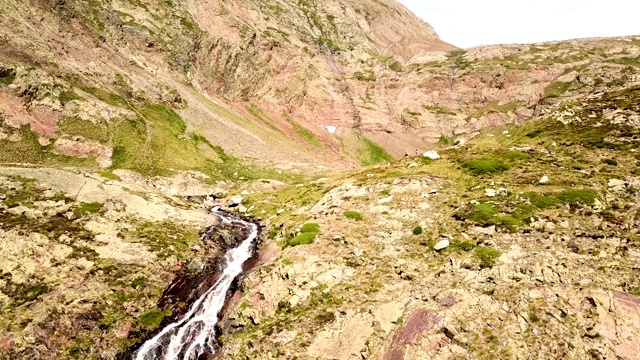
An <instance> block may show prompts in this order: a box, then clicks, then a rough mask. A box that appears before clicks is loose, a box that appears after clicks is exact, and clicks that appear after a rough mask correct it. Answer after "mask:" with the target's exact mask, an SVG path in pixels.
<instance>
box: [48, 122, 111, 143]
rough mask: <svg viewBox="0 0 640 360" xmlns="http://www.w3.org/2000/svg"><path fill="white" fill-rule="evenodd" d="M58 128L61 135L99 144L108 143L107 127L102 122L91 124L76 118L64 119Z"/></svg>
mask: <svg viewBox="0 0 640 360" xmlns="http://www.w3.org/2000/svg"><path fill="white" fill-rule="evenodd" d="M58 126H59V127H60V130H61V131H62V133H63V134H67V135H71V136H82V137H84V138H86V139H89V140H94V141H97V142H99V143H107V142H108V141H109V129H108V126H107V124H106V123H104V122H103V121H102V120H99V121H98V122H97V123H93V122H91V121H86V120H82V119H80V118H76V117H65V118H63V119H62V120H60V122H58Z"/></svg>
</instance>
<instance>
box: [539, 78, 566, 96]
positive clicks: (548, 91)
mask: <svg viewBox="0 0 640 360" xmlns="http://www.w3.org/2000/svg"><path fill="white" fill-rule="evenodd" d="M571 84H572V83H571V82H562V81H554V82H552V83H551V84H549V85H548V86H547V87H546V88H545V89H544V95H543V97H544V98H545V99H548V98H555V97H559V96H561V95H562V94H564V93H565V92H566V91H567V90H569V88H570V87H571Z"/></svg>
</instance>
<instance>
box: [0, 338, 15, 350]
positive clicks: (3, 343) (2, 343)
mask: <svg viewBox="0 0 640 360" xmlns="http://www.w3.org/2000/svg"><path fill="white" fill-rule="evenodd" d="M14 345H15V342H14V341H13V339H12V338H11V336H6V337H4V338H2V339H0V349H5V350H11V349H13V346H14Z"/></svg>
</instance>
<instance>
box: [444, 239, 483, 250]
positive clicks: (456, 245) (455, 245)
mask: <svg viewBox="0 0 640 360" xmlns="http://www.w3.org/2000/svg"><path fill="white" fill-rule="evenodd" d="M475 247H476V244H475V243H474V242H472V241H470V240H464V241H455V240H454V241H452V242H451V245H449V247H448V248H447V249H446V250H447V251H453V252H460V251H464V252H468V251H471V250H473V249H474V248H475Z"/></svg>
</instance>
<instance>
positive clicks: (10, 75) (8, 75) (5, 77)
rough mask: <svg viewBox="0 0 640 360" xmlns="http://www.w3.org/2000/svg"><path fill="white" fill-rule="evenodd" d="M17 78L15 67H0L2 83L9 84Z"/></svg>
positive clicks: (0, 82)
mask: <svg viewBox="0 0 640 360" xmlns="http://www.w3.org/2000/svg"><path fill="white" fill-rule="evenodd" d="M15 79H16V71H15V70H13V69H7V68H0V84H3V85H9V84H11V83H13V81H14V80H15Z"/></svg>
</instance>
